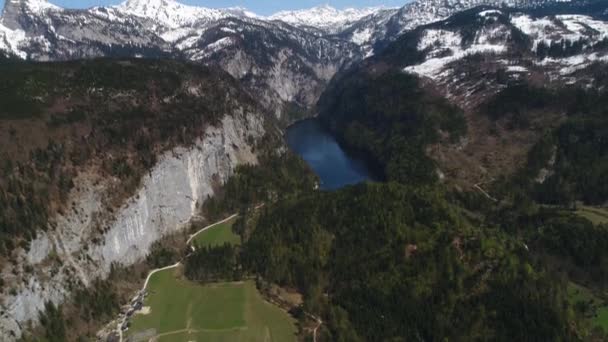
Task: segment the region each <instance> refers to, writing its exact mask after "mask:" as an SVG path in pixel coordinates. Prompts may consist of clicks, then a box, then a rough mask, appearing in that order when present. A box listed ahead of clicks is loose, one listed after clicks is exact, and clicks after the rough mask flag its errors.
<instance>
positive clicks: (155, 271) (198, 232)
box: [117, 204, 263, 342]
mask: <svg viewBox="0 0 608 342" xmlns="http://www.w3.org/2000/svg"><path fill="white" fill-rule="evenodd" d="M261 206H263V204H261V205H259V206H257V207H256V209H257V208H259V207H261ZM238 216H239V215H238V214H233V215H231V216H229V217H227V218H225V219H223V220H221V221H218V222H215V223H213V224H210V225H208V226H206V227H204V228H201V229H200V230H198V231H197V232H195V233H194V234H192V235H190V237H189V238H188V240H187V241H186V244H187V245H189V244H190V242H192V240H193V239H194V238H195V237H196V236H197V235H199V234H200V233H202V232H204V231H205V230H208V229H210V228H213V227H215V226H217V225H218V224H222V223H224V222H227V221H230V220H232V219H233V218H235V217H238ZM186 257H187V256H186ZM180 265H181V261H178V262H177V263H175V264H174V265H171V266H165V267H161V268H157V269H154V270H152V271H150V273H148V276H147V277H146V281H145V282H144V286H142V288H141V290H140V293H143V292H144V291H145V290H146V287H148V283H149V282H150V278H151V277H152V276H153V275H154V274H156V273H158V272H161V271H165V270H168V269H171V268H176V267H179V266H180ZM126 319H127V317H126V316H125V318H123V319H122V320H119V322H118V325H117V329H118V341H119V342H123V341H124V336H123V332H122V326H123V324H124V323H125V320H126ZM186 331H187V329H186ZM180 332H181V331H180ZM173 333H175V332H172V334H173ZM159 336H160V335H159ZM157 337H158V336H157Z"/></svg>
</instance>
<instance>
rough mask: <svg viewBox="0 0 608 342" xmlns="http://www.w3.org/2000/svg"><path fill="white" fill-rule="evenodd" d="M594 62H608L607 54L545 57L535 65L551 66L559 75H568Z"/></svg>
mask: <svg viewBox="0 0 608 342" xmlns="http://www.w3.org/2000/svg"><path fill="white" fill-rule="evenodd" d="M594 62H608V55H603V56H600V55H598V54H597V53H592V54H589V55H584V54H581V55H576V56H572V57H568V58H545V59H543V60H542V61H540V62H536V65H540V66H553V67H556V68H560V69H559V74H560V75H561V76H567V75H570V74H572V73H574V72H576V71H578V70H581V69H584V68H586V67H588V66H589V65H591V64H592V63H594Z"/></svg>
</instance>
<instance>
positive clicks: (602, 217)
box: [576, 206, 608, 224]
mask: <svg viewBox="0 0 608 342" xmlns="http://www.w3.org/2000/svg"><path fill="white" fill-rule="evenodd" d="M576 214H577V215H579V216H582V217H584V218H586V219H587V220H589V221H591V222H592V223H593V224H603V223H608V209H605V208H596V207H587V206H579V207H578V208H577V210H576Z"/></svg>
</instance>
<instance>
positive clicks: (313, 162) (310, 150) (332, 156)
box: [287, 119, 373, 190]
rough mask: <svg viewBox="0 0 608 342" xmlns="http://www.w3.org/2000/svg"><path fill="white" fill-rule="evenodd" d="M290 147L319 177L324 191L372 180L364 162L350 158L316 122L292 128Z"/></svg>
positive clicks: (289, 132)
mask: <svg viewBox="0 0 608 342" xmlns="http://www.w3.org/2000/svg"><path fill="white" fill-rule="evenodd" d="M287 144H288V145H289V147H290V148H291V150H292V151H294V152H295V153H297V154H298V155H300V156H301V157H302V158H303V159H304V160H305V161H306V162H307V163H308V165H310V167H311V168H312V169H313V170H314V171H315V173H316V174H317V175H318V176H319V178H320V179H321V189H323V190H336V189H339V188H341V187H344V186H346V185H350V184H356V183H360V182H363V181H365V180H371V179H372V178H373V177H372V174H371V173H370V171H369V169H368V168H367V166H366V165H365V163H364V162H363V161H362V160H360V159H357V158H353V157H351V156H349V155H347V154H346V152H345V151H344V150H343V149H342V148H341V147H340V145H338V143H337V142H336V140H335V139H334V137H333V136H332V135H331V134H330V133H329V132H327V131H326V130H324V129H323V128H322V127H321V125H320V124H319V122H318V121H317V120H315V119H310V120H304V121H300V122H298V123H296V124H294V125H292V126H290V127H289V128H288V129H287Z"/></svg>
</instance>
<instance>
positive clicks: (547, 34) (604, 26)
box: [511, 15, 608, 51]
mask: <svg viewBox="0 0 608 342" xmlns="http://www.w3.org/2000/svg"><path fill="white" fill-rule="evenodd" d="M511 23H512V24H513V25H514V26H515V27H517V28H518V29H519V30H521V31H522V32H523V33H525V34H526V35H528V36H529V37H530V38H531V39H532V41H533V42H534V44H533V47H532V50H533V51H534V50H536V47H537V46H538V44H539V43H540V42H544V43H545V44H546V45H551V43H552V42H559V41H561V40H562V39H564V40H570V41H572V42H574V41H578V40H579V39H581V38H582V39H587V40H589V43H595V42H597V41H600V40H602V39H604V38H608V23H606V22H603V21H599V20H595V19H593V18H591V17H589V16H585V15H556V16H555V17H554V18H550V17H543V18H531V17H530V16H528V15H515V16H512V17H511ZM589 29H591V32H590V30H589Z"/></svg>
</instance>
